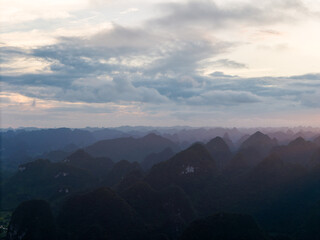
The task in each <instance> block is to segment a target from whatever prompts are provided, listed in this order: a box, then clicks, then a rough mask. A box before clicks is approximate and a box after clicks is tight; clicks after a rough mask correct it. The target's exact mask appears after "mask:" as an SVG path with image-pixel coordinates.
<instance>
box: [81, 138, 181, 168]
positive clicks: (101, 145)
mask: <svg viewBox="0 0 320 240" xmlns="http://www.w3.org/2000/svg"><path fill="white" fill-rule="evenodd" d="M168 147H169V148H171V149H173V150H177V149H178V147H177V145H176V144H174V143H173V142H171V141H170V140H168V139H166V138H163V137H161V136H158V135H155V134H149V135H147V136H144V137H142V138H132V137H128V138H118V139H112V140H104V141H100V142H97V143H95V144H93V145H91V146H89V147H87V148H86V149H85V150H86V151H87V152H88V153H89V154H91V155H92V156H96V157H110V158H111V159H112V160H113V161H115V162H118V161H120V160H122V159H127V160H128V161H130V162H134V161H137V162H141V161H142V160H143V159H144V158H145V157H146V156H147V155H149V154H151V153H158V152H161V151H163V150H164V149H166V148H168Z"/></svg>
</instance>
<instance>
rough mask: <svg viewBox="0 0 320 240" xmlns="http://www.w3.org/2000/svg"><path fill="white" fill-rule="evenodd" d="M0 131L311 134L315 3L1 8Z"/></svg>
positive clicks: (61, 2)
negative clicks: (260, 129)
mask: <svg viewBox="0 0 320 240" xmlns="http://www.w3.org/2000/svg"><path fill="white" fill-rule="evenodd" d="M0 9H1V10H0V24H1V26H0V48H1V49H0V54H1V94H0V99H1V127H19V126H37V127H60V126H67V127H85V126H99V127H102V126H104V127H110V126H120V125H149V126H150V125H152V126H173V125H189V126H226V127H233V126H240V127H241V126H298V125H303V126H318V127H319V126H320V44H319V43H320V1H318V0H265V1H258V0H212V1H210V0H203V1H202V0H200V1H199V0H197V1H168V2H166V1H163V0H162V1H160V0H135V1H133V0H117V1H114V0H33V1H31V2H30V1H25V0H0Z"/></svg>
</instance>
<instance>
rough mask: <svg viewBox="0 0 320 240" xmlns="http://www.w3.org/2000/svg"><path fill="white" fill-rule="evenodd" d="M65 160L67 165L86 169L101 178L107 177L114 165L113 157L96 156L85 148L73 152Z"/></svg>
mask: <svg viewBox="0 0 320 240" xmlns="http://www.w3.org/2000/svg"><path fill="white" fill-rule="evenodd" d="M64 162H65V163H66V164H67V165H70V166H74V167H77V168H80V169H85V170H87V171H89V172H90V173H91V174H92V175H93V176H97V177H99V178H100V179H101V178H104V177H106V176H107V175H108V173H109V172H110V170H111V169H112V167H113V165H114V163H113V162H112V160H111V159H109V158H106V157H99V158H94V157H92V156H91V155H90V154H88V153H86V152H85V151H84V150H83V149H80V150H77V151H76V152H74V153H72V154H71V155H70V156H68V157H67V158H66V159H65V160H64Z"/></svg>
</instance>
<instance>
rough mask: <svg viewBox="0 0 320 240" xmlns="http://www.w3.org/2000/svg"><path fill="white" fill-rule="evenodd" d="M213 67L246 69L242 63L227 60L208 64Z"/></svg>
mask: <svg viewBox="0 0 320 240" xmlns="http://www.w3.org/2000/svg"><path fill="white" fill-rule="evenodd" d="M209 64H210V65H212V66H213V67H224V68H248V66H247V65H246V64H244V63H239V62H236V61H233V60H229V59H219V60H217V61H213V62H210V63H209Z"/></svg>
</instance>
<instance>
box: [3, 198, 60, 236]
mask: <svg viewBox="0 0 320 240" xmlns="http://www.w3.org/2000/svg"><path fill="white" fill-rule="evenodd" d="M6 239H7V240H44V239H46V240H54V239H56V227H55V223H54V219H53V215H52V212H51V209H50V206H49V204H48V203H47V202H46V201H43V200H30V201H26V202H23V203H21V204H20V205H19V206H18V207H17V209H16V210H15V211H14V212H13V214H12V218H11V221H10V225H9V228H8V232H7V238H6Z"/></svg>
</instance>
